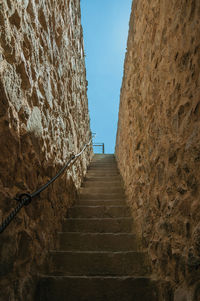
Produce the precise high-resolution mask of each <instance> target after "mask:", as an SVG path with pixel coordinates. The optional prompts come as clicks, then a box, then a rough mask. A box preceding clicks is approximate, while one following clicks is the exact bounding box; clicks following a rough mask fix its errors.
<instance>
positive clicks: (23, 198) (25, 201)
mask: <svg viewBox="0 0 200 301" xmlns="http://www.w3.org/2000/svg"><path fill="white" fill-rule="evenodd" d="M92 139H93V137H92V138H91V139H90V141H89V142H88V143H86V144H85V145H84V147H83V149H82V150H81V151H80V153H78V154H76V155H72V156H71V158H70V159H69V160H68V161H67V163H66V164H65V166H64V167H63V168H62V169H61V170H60V171H59V172H58V173H57V174H56V175H55V177H53V178H52V179H51V180H49V181H48V182H47V183H46V184H45V185H43V186H42V187H40V188H39V189H38V190H36V191H35V192H33V193H22V194H20V195H19V196H17V197H15V198H14V199H15V200H17V201H19V204H18V206H17V207H16V208H15V209H14V210H13V211H12V212H11V213H10V214H9V215H8V217H7V218H6V219H5V220H4V221H3V222H2V223H1V225H0V233H2V232H3V231H4V230H5V229H6V228H7V226H8V225H9V224H10V223H11V221H12V220H13V219H14V217H15V216H16V215H17V213H18V212H19V211H20V210H21V209H22V207H23V206H27V205H29V204H30V203H31V201H32V199H33V198H35V197H36V196H38V195H40V193H41V192H42V191H44V190H45V189H46V188H47V187H48V186H49V185H51V184H52V183H53V182H54V181H55V180H56V179H57V178H58V177H59V176H60V175H61V174H62V173H63V172H64V171H65V170H66V168H67V167H68V166H69V164H70V163H71V162H72V161H73V160H74V162H75V161H76V159H77V158H78V157H79V156H80V155H81V154H82V153H83V152H84V150H85V149H86V148H87V147H88V146H89V145H90V144H91V142H92ZM74 162H73V163H74Z"/></svg>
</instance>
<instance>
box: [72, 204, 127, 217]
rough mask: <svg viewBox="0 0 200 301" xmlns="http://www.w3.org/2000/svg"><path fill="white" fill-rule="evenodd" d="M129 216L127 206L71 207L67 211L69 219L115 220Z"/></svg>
mask: <svg viewBox="0 0 200 301" xmlns="http://www.w3.org/2000/svg"><path fill="white" fill-rule="evenodd" d="M129 216H131V213H130V209H129V207H127V206H73V207H72V208H69V209H68V212H67V217H70V218H106V217H107V218H115V217H117V218H118V217H129Z"/></svg>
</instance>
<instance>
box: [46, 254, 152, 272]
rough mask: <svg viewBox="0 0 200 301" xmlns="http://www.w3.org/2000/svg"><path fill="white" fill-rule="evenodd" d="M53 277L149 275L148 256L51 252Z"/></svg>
mask: <svg viewBox="0 0 200 301" xmlns="http://www.w3.org/2000/svg"><path fill="white" fill-rule="evenodd" d="M49 257H50V258H49V260H50V265H49V266H50V267H51V268H50V269H51V271H49V272H50V273H51V274H53V275H71V276H72V275H76V276H83V275H84V276H100V275H104V276H106V275H107V276H108V275H110V276H111V275H112V276H113V275H115V276H120V275H123V276H125V275H136V276H145V275H149V273H150V267H149V265H148V264H147V262H148V261H147V255H146V253H142V252H135V251H129V252H94V251H92V252H88V251H87V252H86V251H85V252H80V251H76V252H75V251H73V252H72V251H50V253H49Z"/></svg>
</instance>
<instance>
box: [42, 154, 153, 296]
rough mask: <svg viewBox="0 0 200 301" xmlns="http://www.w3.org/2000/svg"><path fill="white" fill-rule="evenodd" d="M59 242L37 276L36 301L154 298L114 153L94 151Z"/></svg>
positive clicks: (146, 259) (143, 254) (146, 260)
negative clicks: (44, 268)
mask: <svg viewBox="0 0 200 301" xmlns="http://www.w3.org/2000/svg"><path fill="white" fill-rule="evenodd" d="M58 235H59V241H60V246H59V249H58V250H53V251H51V252H50V259H49V260H50V264H49V267H50V268H49V271H48V273H47V275H43V276H41V279H40V281H39V285H38V289H37V296H36V299H37V300H41V301H47V300H48V301H65V300H69V301H72V300H73V301H75V300H76V301H86V300H88V301H98V300H102V301H106V300H109V301H112V300H113V301H114V300H115V301H117V300H119V301H125V300H126V301H147V300H148V301H156V300H158V297H157V294H158V293H157V289H156V282H154V281H152V280H151V278H150V275H151V270H150V268H149V265H148V258H147V254H146V253H144V252H141V251H139V250H138V247H137V240H136V236H135V234H134V227H133V219H132V217H131V212H130V209H129V208H128V206H127V204H126V201H125V194H124V191H123V186H122V183H121V178H120V174H119V171H118V168H117V164H116V161H115V157H114V155H94V158H93V161H92V162H91V164H90V167H89V169H88V172H87V175H86V178H85V180H84V182H83V184H82V187H81V189H80V197H79V200H77V202H76V204H75V205H74V206H73V207H72V208H70V209H69V210H68V213H67V217H66V219H65V220H64V222H63V231H62V232H61V233H58Z"/></svg>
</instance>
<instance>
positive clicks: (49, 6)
mask: <svg viewBox="0 0 200 301" xmlns="http://www.w3.org/2000/svg"><path fill="white" fill-rule="evenodd" d="M79 2H80V1H79V0H59V1H57V0H20V1H12V0H0V101H1V104H0V175H1V176H0V222H1V221H2V219H3V218H5V217H6V216H7V215H8V214H9V212H10V210H11V209H12V208H14V207H15V206H16V201H14V200H13V197H14V196H15V195H16V194H17V193H22V192H33V191H34V190H36V189H37V188H39V187H40V186H41V185H43V184H44V183H46V182H47V181H48V180H49V179H50V178H51V177H52V176H54V175H55V174H56V172H57V171H58V170H59V169H60V168H61V167H62V166H63V164H64V163H65V162H66V160H67V159H68V158H69V157H70V156H71V154H72V153H77V152H78V151H80V150H81V148H82V147H83V146H84V144H85V143H86V142H88V141H89V139H90V137H91V133H90V125H89V116H88V103H87V96H86V91H87V83H86V77H85V63H84V50H83V36H82V27H81V20H80V3H79ZM91 156H92V150H91V148H90V149H88V150H87V151H85V152H84V154H83V155H82V157H81V159H78V160H77V162H76V164H75V165H74V166H73V167H72V168H70V169H69V171H67V172H65V174H64V175H62V177H61V178H59V179H58V180H57V181H56V182H55V183H54V184H53V185H52V186H51V187H50V188H49V189H48V190H46V191H45V192H43V193H42V194H41V195H40V197H39V198H37V199H34V200H33V202H32V204H31V205H29V206H28V207H26V208H23V209H22V210H21V212H20V214H19V215H18V216H17V217H16V218H15V220H14V221H13V222H12V223H11V224H10V226H9V227H8V228H7V229H6V231H5V232H4V233H3V234H0V300H1V301H5V300H10V301H11V300H15V301H17V300H26V301H28V300H32V296H33V292H34V285H35V280H36V274H37V272H39V271H40V268H41V266H42V265H43V262H44V260H45V256H46V252H47V250H49V249H53V248H54V247H55V244H56V241H55V237H57V236H55V234H56V232H57V231H58V230H60V229H61V222H62V219H63V217H64V216H65V214H66V210H67V208H68V207H69V206H70V204H71V203H72V202H73V200H74V199H75V197H76V191H77V188H78V187H79V186H80V183H81V180H82V178H83V175H84V174H85V172H86V168H87V165H88V163H89V161H90V159H91Z"/></svg>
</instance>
